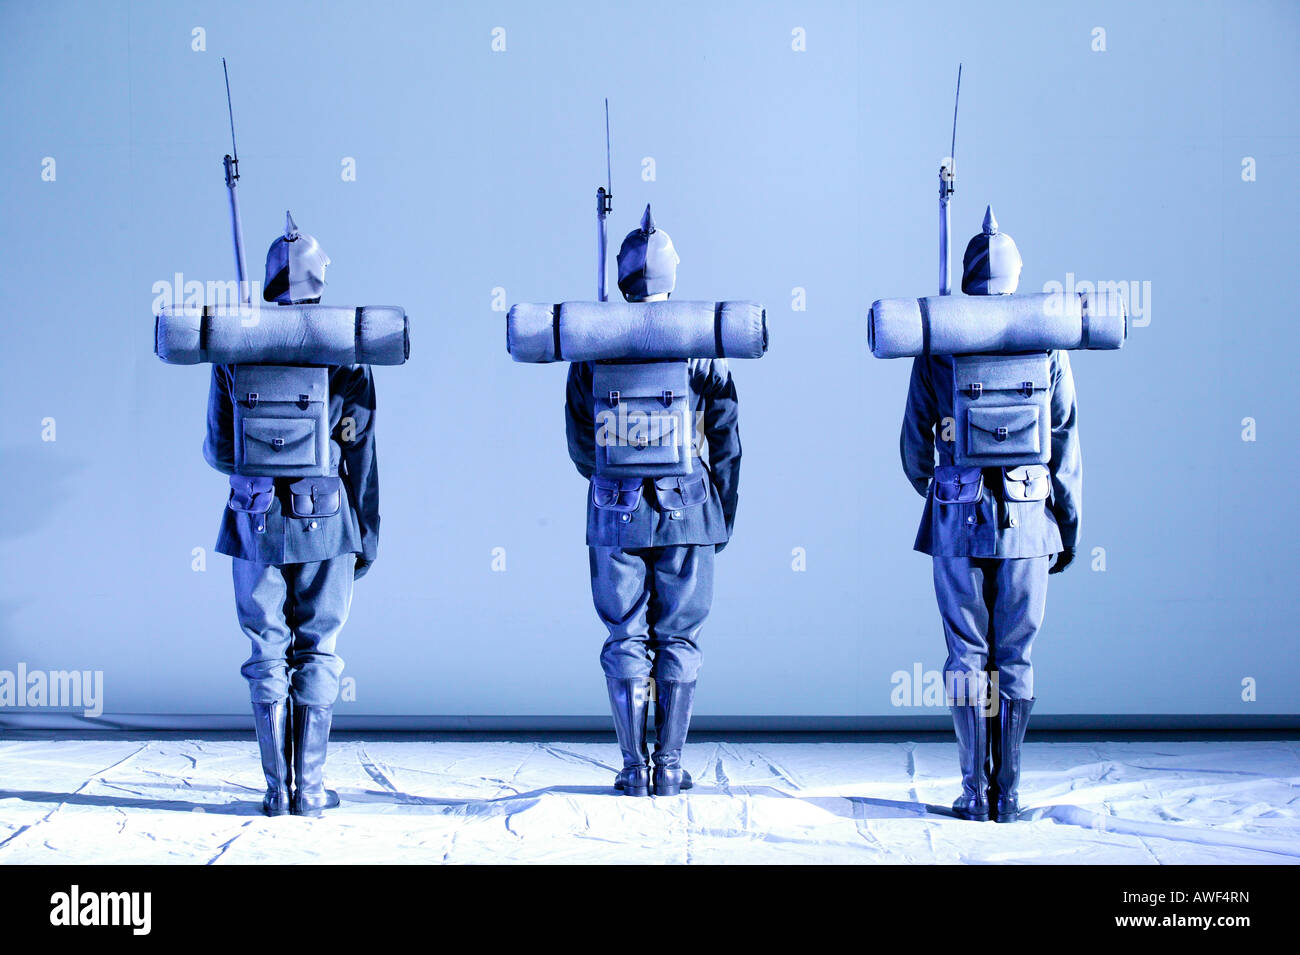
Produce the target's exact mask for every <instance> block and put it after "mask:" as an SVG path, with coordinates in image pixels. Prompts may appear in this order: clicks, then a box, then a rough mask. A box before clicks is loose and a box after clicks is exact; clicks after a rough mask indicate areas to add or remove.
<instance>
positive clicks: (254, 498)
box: [226, 474, 275, 514]
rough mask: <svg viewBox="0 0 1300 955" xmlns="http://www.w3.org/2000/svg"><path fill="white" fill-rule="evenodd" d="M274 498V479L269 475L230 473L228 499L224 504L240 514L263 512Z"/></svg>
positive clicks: (268, 508)
mask: <svg viewBox="0 0 1300 955" xmlns="http://www.w3.org/2000/svg"><path fill="white" fill-rule="evenodd" d="M274 500H275V481H274V480H273V479H271V478H269V477H245V476H244V475H242V474H232V475H230V499H229V500H228V501H227V502H226V506H227V507H229V508H230V509H231V510H232V511H238V512H239V513H241V514H265V513H266V512H267V511H269V510H270V509H271V503H272V502H273V501H274Z"/></svg>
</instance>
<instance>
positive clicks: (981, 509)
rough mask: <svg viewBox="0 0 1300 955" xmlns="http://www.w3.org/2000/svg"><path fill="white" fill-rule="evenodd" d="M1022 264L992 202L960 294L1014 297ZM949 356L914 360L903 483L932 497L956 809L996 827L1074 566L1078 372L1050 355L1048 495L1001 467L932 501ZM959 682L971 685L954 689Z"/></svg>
mask: <svg viewBox="0 0 1300 955" xmlns="http://www.w3.org/2000/svg"><path fill="white" fill-rule="evenodd" d="M1021 267H1022V262H1021V258H1020V253H1019V251H1018V250H1017V249H1016V244H1015V242H1014V241H1012V239H1011V236H1009V235H1007V234H1006V233H1003V232H1000V231H998V224H997V220H996V219H995V218H994V216H993V211H992V209H991V208H990V209H989V210H988V211H987V213H986V215H985V219H984V228H983V231H982V232H981V233H980V234H979V235H977V236H975V237H974V238H973V239H971V241H970V243H969V244H968V245H967V247H966V254H965V256H964V259H963V274H962V284H961V287H962V291H963V292H965V293H966V294H968V295H1009V294H1011V293H1012V292H1014V291H1015V290H1016V287H1017V285H1018V284H1019V281H1020V270H1021ZM952 361H953V360H952V358H951V357H938V356H929V357H920V358H916V359H914V361H913V363H912V377H911V384H910V387H909V389H908V395H907V410H906V413H905V415H904V418H903V428H902V435H901V439H900V452H901V456H902V462H903V470H904V472H905V473H906V474H907V477H908V480H910V481H911V482H912V485H913V486H914V487H915V488H916V490H917V492H918V493H920V494H921V495H922V496H924V497H925V498H926V505H925V512H924V514H923V516H922V518H921V527H920V530H919V531H918V533H917V536H916V544H915V549H916V550H918V551H920V552H921V553H923V554H929V555H930V556H931V557H932V558H933V565H934V590H935V596H936V597H937V599H938V603H939V614H940V616H941V617H942V619H943V628H944V634H945V637H946V640H947V644H948V659H947V662H946V663H945V665H944V676H945V681H946V685H947V687H948V692H949V697H950V702H951V703H952V707H951V708H952V715H953V723H954V726H955V728H956V733H957V746H958V755H959V758H960V762H961V775H962V793H961V796H960V797H959V798H958V799H957V801H956V802H955V803H954V804H953V811H954V812H955V813H956V814H957V815H958V816H961V817H963V818H967V819H974V820H987V819H988V818H989V816H990V813H992V815H993V816H994V818H995V819H996V821H998V822H1013V821H1015V820H1016V819H1017V818H1018V815H1019V802H1018V798H1019V784H1020V748H1021V744H1022V742H1023V741H1024V737H1025V728H1026V725H1027V723H1028V721H1029V712H1030V710H1031V709H1032V708H1033V705H1034V671H1033V667H1032V665H1031V663H1030V650H1031V649H1032V646H1033V641H1034V636H1035V635H1036V634H1037V633H1038V629H1039V627H1040V626H1041V625H1042V622H1043V614H1044V611H1045V609H1046V603H1047V577H1048V574H1056V573H1060V572H1061V571H1063V570H1064V569H1065V568H1066V567H1068V566H1069V565H1070V563H1071V561H1073V560H1074V551H1075V547H1076V544H1077V541H1078V537H1079V519H1080V498H1081V494H1082V464H1081V459H1080V452H1079V435H1078V430H1077V427H1076V410H1075V393H1074V377H1073V375H1072V374H1071V372H1070V359H1069V355H1068V353H1066V352H1063V351H1060V352H1056V351H1054V352H1052V353H1051V354H1050V367H1051V400H1050V405H1051V460H1050V463H1049V464H1048V465H1047V469H1048V470H1049V471H1050V492H1049V493H1048V495H1047V497H1046V499H1045V500H1040V501H1014V500H1007V499H1006V495H1005V493H1004V478H1005V475H1004V470H1011V469H1003V468H984V469H983V474H982V477H983V490H982V493H981V494H980V496H979V498H978V500H975V501H973V502H972V503H952V504H947V503H943V502H941V501H939V500H936V497H935V485H936V484H937V483H940V482H941V481H944V480H952V472H953V471H955V470H956V469H955V468H954V467H953V462H954V457H953V455H954V443H953V440H952V439H953V433H952V427H953V374H952ZM936 449H937V451H938V468H937V470H936V467H935V452H936ZM1047 479H1048V476H1047V475H1044V476H1043V480H1047ZM986 672H987V673H988V675H989V677H991V678H992V679H986V676H985V674H986ZM990 683H991V684H992V685H993V686H994V687H996V689H990V686H989V685H990ZM954 687H964V688H968V689H969V688H975V689H974V690H973V691H972V692H963V693H957V694H955V695H954V691H953V688H954ZM986 695H987V696H986Z"/></svg>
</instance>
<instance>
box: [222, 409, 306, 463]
mask: <svg viewBox="0 0 1300 955" xmlns="http://www.w3.org/2000/svg"><path fill="white" fill-rule="evenodd" d="M243 425H244V433H243V434H242V435H241V436H240V437H241V439H242V443H243V447H244V456H243V461H242V464H243V465H244V466H246V467H251V468H273V469H276V470H279V469H285V468H300V467H317V466H319V465H320V460H319V458H318V457H317V454H316V451H317V447H316V445H317V441H316V422H315V421H313V420H311V419H310V418H250V417H248V416H245V417H244V420H243Z"/></svg>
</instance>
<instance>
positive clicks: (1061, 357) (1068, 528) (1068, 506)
mask: <svg viewBox="0 0 1300 955" xmlns="http://www.w3.org/2000/svg"><path fill="white" fill-rule="evenodd" d="M1051 471H1052V496H1051V499H1050V500H1049V501H1048V506H1049V507H1050V508H1051V509H1052V516H1054V517H1055V518H1056V525H1057V527H1059V528H1060V530H1061V543H1062V544H1064V545H1065V546H1066V547H1069V548H1073V547H1075V546H1076V545H1077V543H1078V540H1079V524H1080V520H1081V518H1082V514H1083V457H1082V454H1081V452H1080V450H1079V427H1078V404H1077V402H1076V400H1075V393H1074V373H1073V372H1071V371H1070V356H1069V354H1068V353H1066V352H1054V353H1053V362H1052V460H1051Z"/></svg>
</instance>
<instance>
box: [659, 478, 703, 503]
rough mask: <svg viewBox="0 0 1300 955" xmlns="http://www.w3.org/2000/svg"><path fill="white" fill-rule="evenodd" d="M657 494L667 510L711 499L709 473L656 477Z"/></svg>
mask: <svg viewBox="0 0 1300 955" xmlns="http://www.w3.org/2000/svg"><path fill="white" fill-rule="evenodd" d="M655 495H656V497H658V499H659V506H660V507H662V508H663V509H664V510H666V511H676V510H680V509H681V508H683V507H695V506H696V505H698V504H703V503H704V502H705V501H707V500H708V499H709V478H708V475H707V474H700V475H699V476H698V477H695V476H692V477H663V478H655Z"/></svg>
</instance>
